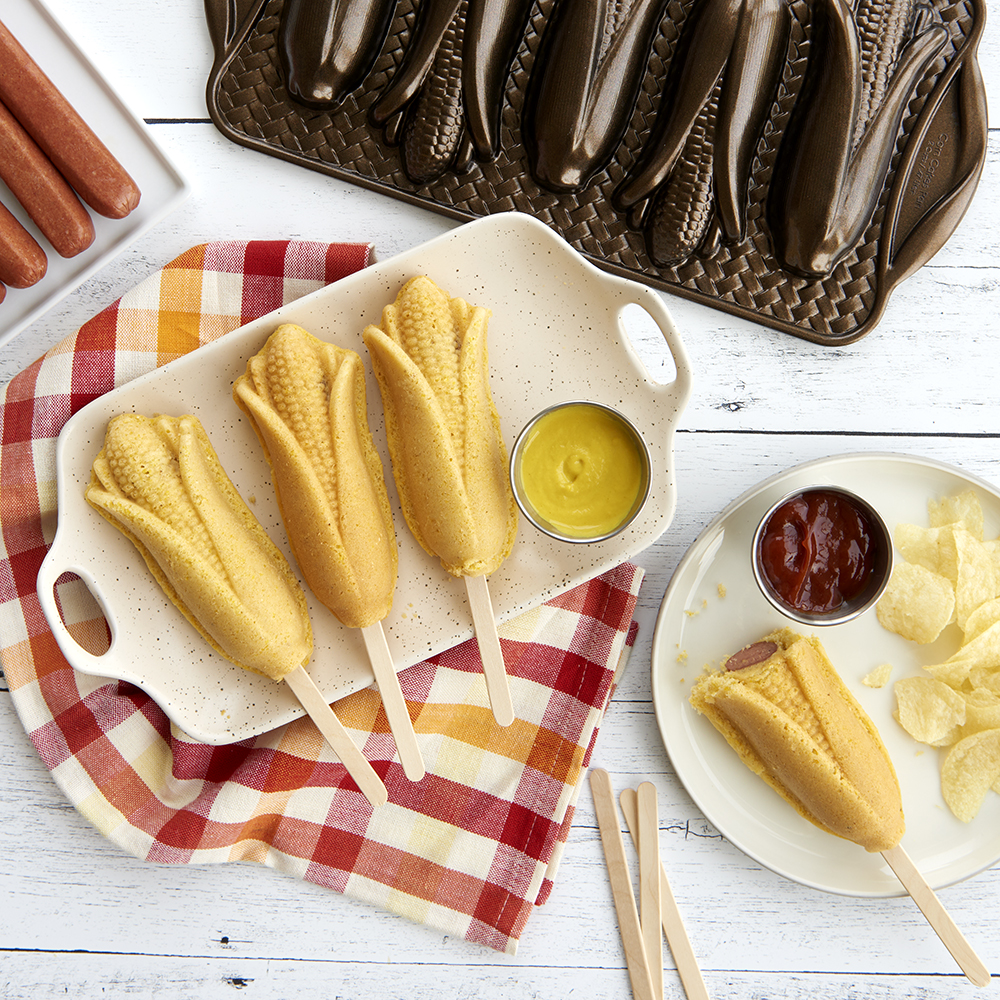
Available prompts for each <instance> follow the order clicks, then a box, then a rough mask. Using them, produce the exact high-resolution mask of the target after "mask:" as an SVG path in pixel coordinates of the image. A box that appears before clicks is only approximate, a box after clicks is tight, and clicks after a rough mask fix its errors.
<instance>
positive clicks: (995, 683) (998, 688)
mask: <svg viewBox="0 0 1000 1000" xmlns="http://www.w3.org/2000/svg"><path fill="white" fill-rule="evenodd" d="M968 679H969V683H970V684H971V685H972V686H973V688H976V689H980V688H981V689H983V690H986V691H993V692H994V693H995V694H1000V670H992V669H991V668H990V667H972V669H970V670H969V678H968Z"/></svg>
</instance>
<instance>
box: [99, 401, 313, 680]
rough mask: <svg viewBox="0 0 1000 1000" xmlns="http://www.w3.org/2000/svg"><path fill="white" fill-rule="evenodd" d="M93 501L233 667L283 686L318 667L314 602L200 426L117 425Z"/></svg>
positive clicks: (162, 419)
mask: <svg viewBox="0 0 1000 1000" xmlns="http://www.w3.org/2000/svg"><path fill="white" fill-rule="evenodd" d="M86 497H87V501H88V502H89V503H90V504H91V506H93V507H94V508H95V509H96V510H97V511H98V512H99V513H100V514H102V515H103V516H104V517H106V518H107V519H108V521H110V522H111V524H113V525H114V526H115V527H116V528H118V530H119V531H121V532H122V533H123V534H125V535H126V536H127V537H128V538H129V539H131V541H132V542H133V543H134V544H135V546H136V547H137V548H138V550H139V552H140V553H141V554H142V557H143V559H144V560H145V562H146V565H147V566H148V567H149V569H150V572H152V574H153V576H154V577H155V578H156V580H157V582H158V583H159V584H160V586H161V587H162V588H163V590H164V592H165V593H166V595H167V596H168V597H169V598H170V600H171V601H173V603H174V604H175V605H177V607H178V608H179V609H180V610H181V612H183V614H184V616H185V617H186V618H187V620H188V621H189V622H190V623H191V624H192V625H193V626H194V627H195V628H196V629H197V630H198V631H199V632H200V633H201V634H202V636H203V637H204V638H205V639H206V640H207V641H208V642H209V643H210V644H211V645H212V647H213V648H214V649H215V650H216V651H218V652H219V653H220V654H222V655H223V656H224V657H226V658H227V659H229V660H232V661H233V662H234V663H237V664H239V666H241V667H245V668H246V669H247V670H252V671H254V672H255V673H259V674H264V675H265V676H267V677H270V678H272V679H274V680H281V679H282V678H283V677H284V676H285V675H286V674H288V673H290V672H291V671H293V670H295V669H296V668H297V667H300V666H303V665H304V664H305V663H308V661H309V657H310V656H311V654H312V645H313V638H312V627H311V625H310V623H309V611H308V608H307V605H306V598H305V594H304V593H303V591H302V588H301V587H300V586H299V583H298V581H297V580H296V579H295V576H294V574H293V573H292V570H291V567H290V566H289V565H288V562H287V560H286V559H285V557H284V556H283V555H282V554H281V552H280V551H279V550H278V548H277V547H276V546H275V545H274V543H273V542H272V541H271V540H270V538H268V536H267V534H266V533H265V532H264V529H263V528H262V527H261V526H260V524H259V522H258V521H257V520H256V518H255V517H254V516H253V514H252V513H251V512H250V510H249V508H248V507H247V506H246V504H245V503H244V502H243V500H242V499H241V497H240V495H239V494H238V493H237V492H236V489H235V487H234V486H233V484H232V483H231V482H230V480H229V477H228V476H227V475H226V473H225V471H224V469H223V468H222V466H221V464H220V463H219V459H218V457H217V456H216V454H215V451H214V449H213V448H212V445H211V442H210V441H209V439H208V435H207V434H206V433H205V430H204V428H203V427H202V426H201V423H200V422H199V421H198V420H197V418H195V417H192V416H182V417H168V416H154V417H143V416H138V415H135V414H122V415H120V416H117V417H115V418H113V419H112V420H111V421H110V422H109V424H108V428H107V431H106V434H105V439H104V447H103V448H102V449H101V451H100V453H99V454H98V456H97V458H96V459H95V461H94V464H93V469H92V473H91V480H90V485H89V486H88V488H87V491H86Z"/></svg>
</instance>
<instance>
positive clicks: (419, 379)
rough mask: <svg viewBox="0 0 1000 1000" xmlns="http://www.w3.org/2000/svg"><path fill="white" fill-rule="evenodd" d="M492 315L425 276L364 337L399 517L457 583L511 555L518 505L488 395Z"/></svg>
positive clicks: (493, 567)
mask: <svg viewBox="0 0 1000 1000" xmlns="http://www.w3.org/2000/svg"><path fill="white" fill-rule="evenodd" d="M489 317H490V313H489V310H487V309H484V308H482V307H478V306H477V307H473V306H470V305H469V304H468V303H467V302H465V301H463V300H462V299H459V298H451V297H450V296H449V295H448V294H447V292H445V291H443V290H442V289H440V288H438V286H437V285H435V284H434V282H433V281H431V279H430V278H426V277H417V278H413V279H411V280H410V281H408V282H407V283H406V285H405V286H404V287H403V289H402V290H401V291H400V292H399V295H398V296H397V297H396V301H395V302H394V303H393V304H391V305H388V306H386V307H385V309H384V310H383V311H382V325H381V327H379V326H375V325H370V326H368V327H367V328H366V329H365V331H364V334H363V337H364V342H365V345H366V346H367V348H368V351H369V353H370V354H371V359H372V367H373V368H374V370H375V377H376V379H377V380H378V384H379V389H380V390H381V393H382V404H383V407H384V409H385V424H386V436H387V437H388V441H389V455H390V457H391V459H392V470H393V475H394V477H395V480H396V486H397V488H398V491H399V498H400V503H401V505H402V508H403V515H404V517H405V518H406V523H407V524H408V525H409V526H410V530H411V531H412V532H413V534H414V535H415V536H416V539H417V541H418V542H419V543H420V544H421V545H422V546H423V548H424V549H425V550H426V551H427V552H429V553H430V554H431V555H436V556H437V557H438V558H439V559H440V560H441V564H442V565H443V566H444V568H445V569H446V570H447V571H448V572H449V573H451V574H453V575H454V576H488V575H489V574H490V573H492V572H493V571H494V570H496V569H497V567H498V566H499V565H500V564H501V563H502V562H503V560H504V559H506V558H507V556H508V555H509V554H510V551H511V548H512V547H513V545H514V536H515V534H516V532H517V507H516V505H515V503H514V495H513V493H512V492H511V488H510V479H509V476H508V473H507V449H506V447H505V446H504V442H503V437H502V436H501V433H500V418H499V416H498V415H497V411H496V407H495V406H494V405H493V397H492V395H491V394H490V385H489V368H488V363H487V351H486V324H487V321H488V320H489Z"/></svg>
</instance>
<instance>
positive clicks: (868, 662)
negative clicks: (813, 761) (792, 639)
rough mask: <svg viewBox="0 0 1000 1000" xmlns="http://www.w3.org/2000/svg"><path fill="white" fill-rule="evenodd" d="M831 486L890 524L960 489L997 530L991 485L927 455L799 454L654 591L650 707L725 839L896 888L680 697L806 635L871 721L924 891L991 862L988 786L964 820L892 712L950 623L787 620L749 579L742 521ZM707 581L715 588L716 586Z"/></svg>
mask: <svg viewBox="0 0 1000 1000" xmlns="http://www.w3.org/2000/svg"><path fill="white" fill-rule="evenodd" d="M817 484H818V485H831V486H842V487H844V488H846V489H849V490H853V491H854V492H855V493H857V494H858V495H859V496H862V497H864V498H865V499H866V500H867V501H868V502H869V503H871V504H872V505H873V506H874V507H875V508H876V509H877V510H878V512H879V513H880V514H881V515H882V517H883V518H884V519H885V522H886V524H887V525H888V526H889V529H890V531H891V530H893V529H894V528H895V526H896V525H897V524H899V523H900V522H901V521H906V522H910V523H914V524H927V501H928V500H930V499H935V500H936V499H939V498H940V497H942V496H948V495H951V494H955V493H960V492H962V491H963V490H966V489H969V488H970V487H971V488H972V489H974V490H975V491H976V493H977V494H978V495H979V498H980V501H981V503H982V505H983V512H984V515H985V518H986V527H985V533H986V537H989V538H995V537H996V536H997V534H998V533H1000V493H998V491H997V490H996V489H995V488H994V487H993V486H990V485H989V484H988V483H986V482H984V481H982V480H980V479H976V478H975V477H972V476H967V475H966V474H965V473H963V472H962V471H961V470H960V469H956V468H954V467H952V466H948V465H944V464H943V463H940V462H935V461H933V460H931V459H925V458H911V457H908V456H905V455H893V454H880V453H867V454H857V455H838V456H834V457H832V458H827V459H821V460H819V461H815V462H807V463H806V464H804V465H800V466H796V467H795V468H793V469H789V470H788V471H786V472H783V473H781V474H780V475H778V476H775V477H773V478H771V479H768V480H766V481H765V482H763V483H761V484H759V485H758V486H755V487H754V488H753V489H751V490H749V491H748V492H747V493H745V494H744V495H743V496H741V497H739V498H738V499H737V500H735V501H734V502H733V503H732V504H730V505H729V506H728V507H727V508H726V509H725V510H724V511H722V513H721V514H719V516H718V517H717V518H716V519H715V520H714V521H713V522H712V523H711V524H710V525H709V526H708V527H707V528H705V530H704V531H703V532H702V533H701V535H699V537H698V538H697V539H696V541H695V542H694V544H693V545H692V546H691V548H690V549H689V550H688V552H687V554H686V555H685V556H684V558H683V559H682V560H681V562H680V565H679V566H678V567H677V570H676V571H675V573H674V575H673V577H672V578H671V581H670V585H669V586H668V588H667V592H666V594H665V596H664V598H663V603H662V605H661V607H660V614H659V618H658V620H657V625H656V634H655V636H654V639H653V657H652V687H653V703H654V706H655V708H656V718H657V721H658V722H659V725H660V733H661V735H662V737H663V742H664V744H665V745H666V748H667V752H668V753H669V754H670V760H671V762H672V764H673V765H674V769H675V770H676V772H677V776H678V777H679V778H680V780H681V781H682V782H683V783H684V786H685V787H686V788H687V790H688V792H690V794H691V797H692V798H693V799H694V800H695V802H697V803H698V806H699V808H700V809H701V810H702V812H703V813H704V814H705V816H706V817H708V819H709V820H711V822H712V823H713V824H714V825H715V827H716V829H718V830H719V832H720V833H722V834H723V835H724V836H725V837H726V839H727V840H729V841H731V842H732V843H733V844H735V845H736V846H737V847H738V848H740V849H741V850H742V851H744V852H745V853H746V854H748V855H749V856H750V857H752V858H754V859H755V860H756V861H758V862H760V864H762V865H765V866H766V867H768V868H770V869H771V870H772V871H774V872H777V873H778V874H779V875H784V876H786V877H787V878H790V879H793V880H795V881H796V882H801V883H802V884H803V885H808V886H812V887H813V888H816V889H823V890H825V891H827V892H833V893H839V894H842V895H848V896H895V895H901V894H902V891H903V890H902V887H901V886H900V884H899V881H898V880H897V879H896V877H895V875H893V873H892V871H891V869H890V868H889V866H888V865H887V864H886V862H885V860H884V859H883V858H882V856H881V855H880V854H869V853H868V852H867V851H865V850H864V849H863V848H861V847H858V846H857V845H856V844H852V843H851V842H850V841H847V840H842V839H841V838H840V837H835V836H832V835H831V834H828V833H824V832H823V831H822V830H820V829H818V828H817V827H815V826H813V824H812V823H810V822H809V821H808V820H806V819H803V818H802V817H801V816H800V815H799V814H798V813H797V812H796V811H795V810H794V809H793V808H792V807H791V806H790V805H788V803H786V802H785V801H784V799H782V798H781V797H780V796H778V795H777V794H776V793H775V792H773V791H772V790H771V789H770V788H769V787H768V786H767V785H766V784H764V782H763V781H761V780H760V779H759V778H757V777H756V776H754V775H753V774H751V772H750V771H749V770H748V769H747V768H746V767H745V766H744V765H743V763H742V761H741V760H740V759H739V757H737V756H736V754H735V753H734V752H733V751H732V749H731V748H730V747H729V745H728V744H727V743H726V741H725V740H724V739H723V738H722V736H721V735H720V734H719V733H718V732H716V730H715V729H714V728H713V727H712V724H711V723H710V722H709V721H708V720H707V719H706V718H705V717H704V716H701V715H699V714H698V713H697V712H695V710H694V709H693V708H692V707H691V705H690V704H689V703H688V695H689V693H690V691H691V685H692V684H693V683H694V681H695V680H696V679H697V677H698V676H700V674H701V670H702V667H703V666H705V665H706V664H709V665H713V666H718V665H719V664H720V663H721V662H722V660H723V659H725V657H727V656H728V655H729V654H730V653H734V652H735V651H736V650H738V649H741V648H742V647H743V646H745V645H747V644H748V643H751V642H754V641H755V640H757V639H759V638H760V637H761V636H763V635H766V634H767V633H768V632H770V631H771V630H773V629H776V628H781V627H784V626H788V627H789V628H792V629H793V630H794V631H796V632H799V633H805V634H814V635H818V636H819V638H820V641H821V642H822V643H823V646H824V648H825V649H826V651H827V653H828V654H829V656H830V660H831V661H832V662H833V664H834V666H835V667H836V668H837V671H838V673H839V674H840V676H841V678H842V679H843V681H844V683H845V684H846V685H847V687H848V688H849V689H850V691H851V692H852V694H854V696H855V697H856V698H857V699H858V701H859V702H860V703H861V704H862V706H863V707H864V709H865V711H866V712H868V714H869V715H870V716H871V719H872V721H873V722H874V723H875V725H876V726H877V727H878V730H879V733H880V735H881V736H882V739H883V741H884V742H885V745H886V749H887V750H888V751H889V755H890V756H891V757H892V761H893V764H894V765H895V768H896V773H897V775H898V776H899V785H900V790H901V791H902V795H903V811H904V813H905V815H906V834H905V835H904V837H903V847H904V848H905V849H906V852H907V853H908V854H909V855H910V857H912V858H913V860H914V862H915V863H916V865H917V867H918V868H919V869H920V871H921V873H922V874H923V876H924V878H925V879H927V881H928V882H929V883H930V884H931V885H932V886H933V887H934V888H935V889H939V888H941V887H942V886H946V885H950V884H952V883H954V882H959V881H961V880H962V879H965V878H968V877H970V876H971V875H974V874H976V873H977V872H980V871H983V870H984V869H985V868H989V867H991V866H992V865H994V864H996V862H997V860H998V858H1000V838H998V837H997V829H998V825H1000V796H997V795H993V794H990V795H988V796H987V799H986V802H985V803H984V804H983V808H982V809H981V810H980V813H979V815H978V816H977V817H976V818H975V819H974V820H973V821H972V822H970V823H968V824H966V823H962V822H960V821H959V820H957V819H956V818H955V817H954V816H953V815H952V814H951V812H950V811H949V809H948V807H947V805H946V804H945V802H944V799H943V797H942V795H941V778H940V767H941V756H940V754H939V752H938V751H937V750H934V749H932V748H931V747H928V746H925V745H924V744H922V743H917V742H916V741H915V740H913V739H912V738H911V737H910V736H909V735H907V733H906V732H905V731H904V730H903V729H902V727H901V726H899V725H898V724H897V723H896V721H895V720H894V719H893V717H892V713H893V710H894V708H895V705H896V699H895V696H894V694H893V690H892V686H893V683H894V682H895V681H897V680H899V679H900V678H901V677H907V676H914V675H919V674H921V673H923V670H922V667H923V665H924V664H930V663H940V662H942V661H943V660H944V659H945V658H946V657H948V656H949V655H951V653H953V652H954V651H955V649H956V648H957V644H958V632H957V626H949V629H947V630H946V631H945V632H944V633H942V635H941V637H940V638H939V639H937V640H936V641H935V642H934V643H931V644H929V645H926V646H918V645H917V644H916V643H913V642H909V641H908V640H906V639H903V638H901V637H900V636H898V635H895V634H893V633H892V632H889V631H887V630H886V629H884V628H882V626H881V625H880V624H879V623H878V619H877V618H876V617H875V613H874V610H871V611H868V612H866V613H865V614H863V615H861V616H860V617H859V618H856V619H855V620H854V621H851V622H847V623H845V624H843V625H831V626H828V627H825V628H816V629H808V628H806V627H804V626H801V625H797V624H796V623H795V622H793V621H792V620H791V619H790V618H785V617H784V616H783V615H781V614H780V613H779V612H778V611H776V610H775V609H774V608H773V607H772V606H771V604H770V603H769V602H768V601H766V600H765V599H764V597H763V595H762V594H761V593H760V591H759V589H758V588H757V585H756V583H755V582H754V578H753V570H752V568H751V560H750V548H751V541H752V539H753V533H754V529H755V528H756V527H757V524H758V523H759V521H760V519H761V517H763V515H764V513H765V512H766V511H767V510H768V508H769V507H770V506H771V504H772V503H774V502H775V501H776V500H777V499H778V498H779V497H781V496H782V495H784V494H785V493H787V492H789V491H790V490H796V489H802V488H804V487H806V486H811V485H817ZM719 585H722V586H723V587H724V588H725V594H724V596H720V592H719V590H718V587H719ZM880 663H891V664H892V666H893V671H892V676H891V677H890V680H889V683H888V684H887V685H886V686H885V687H883V688H880V689H873V688H869V687H865V686H864V685H863V684H862V683H861V679H862V677H864V676H865V675H866V674H867V673H868V672H869V671H871V670H873V669H874V668H875V667H876V666H878V665H879V664H880Z"/></svg>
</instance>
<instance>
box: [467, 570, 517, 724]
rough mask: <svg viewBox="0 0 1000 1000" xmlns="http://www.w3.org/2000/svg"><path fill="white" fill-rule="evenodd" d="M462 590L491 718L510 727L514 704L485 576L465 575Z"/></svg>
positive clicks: (512, 719)
mask: <svg viewBox="0 0 1000 1000" xmlns="http://www.w3.org/2000/svg"><path fill="white" fill-rule="evenodd" d="M465 589H466V592H467V594H468V595H469V608H470V609H471V611H472V623H473V625H474V626H475V629H476V641H477V642H478V643H479V655H480V656H481V657H482V660H483V675H484V676H485V677H486V693H487V694H488V695H489V698H490V707H491V708H492V709H493V718H494V719H496V720H497V723H498V724H499V725H501V726H509V725H510V724H511V723H512V722H513V721H514V705H513V702H511V700H510V684H509V683H508V681H507V668H506V667H505V666H504V662H503V650H501V648H500V636H499V635H497V623H496V618H495V617H494V616H493V602H492V601H491V600H490V591H489V587H488V586H487V583H486V577H485V576H467V577H465Z"/></svg>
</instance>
